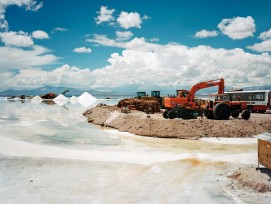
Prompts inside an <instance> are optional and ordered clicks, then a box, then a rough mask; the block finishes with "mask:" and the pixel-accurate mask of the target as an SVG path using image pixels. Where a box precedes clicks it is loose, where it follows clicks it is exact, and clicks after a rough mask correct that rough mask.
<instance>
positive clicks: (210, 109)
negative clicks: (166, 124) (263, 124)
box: [163, 78, 250, 120]
mask: <svg viewBox="0 0 271 204" xmlns="http://www.w3.org/2000/svg"><path fill="white" fill-rule="evenodd" d="M213 86H217V87H218V91H217V95H218V96H223V95H224V89H225V85H224V79H223V78H221V79H217V80H210V81H206V82H199V83H197V84H195V85H194V86H192V88H191V89H190V90H189V91H188V90H179V92H178V95H177V97H165V98H164V99H163V105H164V107H165V108H166V111H164V113H163V117H164V118H169V119H173V118H183V119H192V118H196V117H197V115H198V114H202V113H203V112H204V113H208V116H207V118H210V119H211V117H209V115H211V113H212V114H213V116H214V117H213V119H219V120H220V119H228V118H229V117H230V115H231V114H232V111H233V110H234V111H233V112H234V116H236V115H237V113H236V112H238V115H239V112H241V111H242V110H245V109H246V105H245V103H243V102H241V101H240V102H239V103H238V104H237V103H233V102H231V101H225V100H223V97H221V99H220V100H215V101H209V102H208V105H207V106H206V107H204V108H203V107H200V105H198V104H197V103H196V101H195V94H196V92H197V91H198V90H200V89H205V88H210V87H213ZM210 104H211V105H210ZM245 115H246V117H245V118H244V119H248V118H249V117H250V115H249V116H247V112H246V113H245ZM242 117H243V116H242Z"/></svg>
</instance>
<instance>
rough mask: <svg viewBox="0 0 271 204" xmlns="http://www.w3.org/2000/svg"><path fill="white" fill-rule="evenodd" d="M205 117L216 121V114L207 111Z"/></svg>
mask: <svg viewBox="0 0 271 204" xmlns="http://www.w3.org/2000/svg"><path fill="white" fill-rule="evenodd" d="M204 115H205V117H206V118H208V119H215V117H214V114H213V111H210V110H205V111H204Z"/></svg>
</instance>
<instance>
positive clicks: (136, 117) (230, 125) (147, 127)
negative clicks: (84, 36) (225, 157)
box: [84, 106, 271, 139]
mask: <svg viewBox="0 0 271 204" xmlns="http://www.w3.org/2000/svg"><path fill="white" fill-rule="evenodd" d="M84 115H85V116H86V117H87V118H88V121H91V123H94V124H96V125H103V126H105V127H112V128H115V129H118V130H120V131H123V132H130V133H133V134H136V135H143V136H149V137H161V138H183V139H198V138H200V137H252V136H253V135H257V134H260V133H263V132H267V131H268V128H269V125H268V122H269V123H271V118H270V119H269V120H266V122H267V121H268V122H267V123H265V122H261V123H259V122H257V121H254V120H252V119H250V120H242V119H230V120H223V121H222V120H209V119H207V118H203V119H201V118H197V119H191V120H182V119H173V120H170V119H164V118H163V117H162V114H158V113H157V114H153V115H152V117H146V114H145V113H143V112H140V111H136V110H132V111H131V113H129V114H125V113H122V112H121V109H120V108H118V107H116V106H104V107H95V108H92V109H90V110H88V111H86V112H85V113H84Z"/></svg>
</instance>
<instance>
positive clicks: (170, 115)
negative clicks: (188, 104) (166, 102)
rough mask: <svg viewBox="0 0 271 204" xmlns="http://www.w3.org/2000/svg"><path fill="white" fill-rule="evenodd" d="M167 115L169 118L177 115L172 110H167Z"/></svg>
mask: <svg viewBox="0 0 271 204" xmlns="http://www.w3.org/2000/svg"><path fill="white" fill-rule="evenodd" d="M167 115H168V118H169V119H174V118H176V116H177V115H176V113H175V111H172V110H171V111H169V112H168V114H167Z"/></svg>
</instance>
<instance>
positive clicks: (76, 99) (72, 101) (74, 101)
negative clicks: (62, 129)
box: [70, 96, 78, 104]
mask: <svg viewBox="0 0 271 204" xmlns="http://www.w3.org/2000/svg"><path fill="white" fill-rule="evenodd" d="M70 102H71V104H75V103H77V102H78V98H77V97H76V96H72V97H71V98H70Z"/></svg>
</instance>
